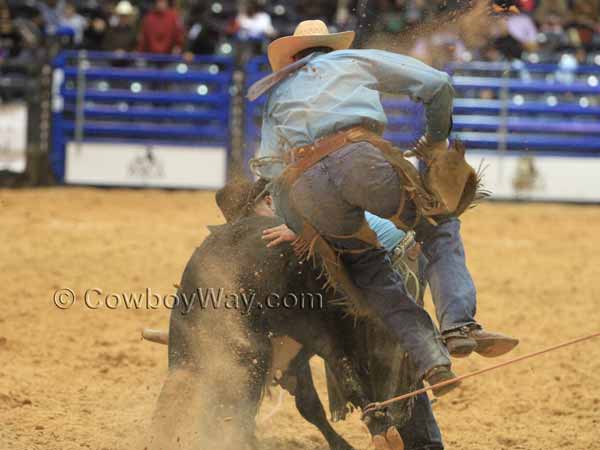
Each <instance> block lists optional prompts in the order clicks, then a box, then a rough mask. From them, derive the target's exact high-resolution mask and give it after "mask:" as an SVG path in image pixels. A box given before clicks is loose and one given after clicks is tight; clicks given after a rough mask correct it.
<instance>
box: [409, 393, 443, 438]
mask: <svg viewBox="0 0 600 450" xmlns="http://www.w3.org/2000/svg"><path fill="white" fill-rule="evenodd" d="M419 387H422V385H421V386H419ZM398 431H399V432H400V435H401V436H402V440H403V441H404V447H405V449H406V450H444V444H443V442H442V433H441V431H440V428H439V427H438V424H437V422H436V421H435V416H434V415H433V411H432V409H431V403H430V401H429V397H428V396H427V394H421V395H418V396H417V398H416V399H415V404H414V408H413V411H412V416H411V418H410V420H409V421H408V422H407V423H406V424H405V425H404V426H403V427H402V428H401V429H400V430H398Z"/></svg>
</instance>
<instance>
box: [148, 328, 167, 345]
mask: <svg viewBox="0 0 600 450" xmlns="http://www.w3.org/2000/svg"><path fill="white" fill-rule="evenodd" d="M142 338H143V339H146V340H147V341H150V342H156V343H157V344H164V345H167V344H168V343H169V332H168V331H163V330H153V329H151V328H144V329H143V330H142Z"/></svg>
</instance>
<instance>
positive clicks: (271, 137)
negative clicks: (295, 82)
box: [257, 99, 285, 179]
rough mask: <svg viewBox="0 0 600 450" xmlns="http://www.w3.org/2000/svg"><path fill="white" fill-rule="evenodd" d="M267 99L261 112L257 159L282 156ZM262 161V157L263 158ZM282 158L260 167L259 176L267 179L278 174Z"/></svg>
mask: <svg viewBox="0 0 600 450" xmlns="http://www.w3.org/2000/svg"><path fill="white" fill-rule="evenodd" d="M268 108H269V100H268V99H267V103H266V105H265V108H264V110H263V114H262V128H261V133H260V149H259V151H258V158H257V159H258V160H260V159H261V158H265V159H266V158H282V157H283V155H282V148H281V145H282V144H281V142H280V140H279V139H278V138H277V135H276V133H275V129H274V125H273V123H272V121H271V120H270V119H269V111H268ZM263 161H264V159H263ZM284 166H285V165H284V163H283V160H282V159H281V161H280V162H275V161H272V162H271V163H269V164H266V165H265V166H263V167H261V171H260V176H261V177H263V178H267V179H272V178H275V177H276V176H278V175H279V174H280V173H281V171H282V170H283V168H284Z"/></svg>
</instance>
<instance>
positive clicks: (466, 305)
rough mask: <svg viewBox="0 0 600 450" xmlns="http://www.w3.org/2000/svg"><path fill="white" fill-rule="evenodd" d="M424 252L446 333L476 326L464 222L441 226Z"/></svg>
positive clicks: (435, 300)
mask: <svg viewBox="0 0 600 450" xmlns="http://www.w3.org/2000/svg"><path fill="white" fill-rule="evenodd" d="M423 253H424V254H425V256H426V257H427V264H426V265H425V278H426V280H427V282H428V283H429V288H430V289H431V297H432V299H433V303H434V305H435V313H436V316H437V319H438V323H439V325H440V329H441V330H442V333H444V332H446V331H451V330H455V329H457V328H460V327H462V326H465V325H472V324H475V323H476V322H475V313H476V303H477V300H476V291H475V285H474V283H473V279H472V278H471V274H470V273H469V271H468V269H467V266H466V262H465V249H464V246H463V243H462V239H461V237H460V221H459V220H458V219H457V218H451V219H449V220H448V221H447V222H445V223H443V224H441V225H439V226H438V227H437V228H436V232H435V236H434V239H432V242H431V243H430V244H429V245H425V246H423Z"/></svg>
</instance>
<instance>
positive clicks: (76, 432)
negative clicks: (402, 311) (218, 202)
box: [0, 188, 600, 450]
mask: <svg viewBox="0 0 600 450" xmlns="http://www.w3.org/2000/svg"><path fill="white" fill-rule="evenodd" d="M0 211H1V217H2V219H1V220H0V236H2V239H1V245H0V292H1V299H2V312H1V313H0V424H1V425H0V449H1V450H11V449H15V450H16V449H18V450H35V449H43V450H70V449H94V450H96V449H97V450H113V449H115V450H116V449H118V450H126V449H127V450H130V449H135V448H138V444H137V443H138V442H140V439H142V438H143V436H144V435H145V434H146V433H147V428H148V424H149V419H150V416H151V413H152V409H153V406H154V403H155V401H156V398H157V395H158V392H159V390H160V387H161V383H162V381H163V378H164V376H165V373H166V351H165V347H162V346H159V345H156V344H150V343H146V342H142V341H141V340H140V330H141V328H142V327H144V326H153V327H166V325H167V321H168V313H169V311H168V309H167V308H164V307H162V308H159V309H151V308H145V307H144V308H142V309H128V308H127V307H126V306H125V305H124V302H120V304H119V305H117V307H116V309H110V308H109V307H108V306H107V305H105V306H100V307H98V308H95V309H91V308H86V307H85V305H84V304H83V301H82V300H81V298H80V297H81V296H82V295H83V293H84V292H85V291H86V290H87V289H92V288H96V289H99V290H101V291H102V295H100V294H93V295H92V301H91V302H90V303H92V306H98V305H99V302H100V301H101V298H102V296H106V295H108V294H110V293H142V292H144V291H145V290H146V289H147V288H148V289H151V291H152V293H158V294H159V295H166V294H171V293H173V292H174V288H173V285H174V284H175V283H177V282H178V281H179V278H180V275H181V271H182V269H183V267H184V264H185V263H186V261H187V258H188V257H189V255H190V254H191V252H192V249H193V248H194V247H195V246H196V245H198V244H199V243H200V242H201V241H202V239H203V238H204V237H205V236H206V235H207V230H206V225H207V224H213V223H219V222H222V217H220V215H219V214H218V212H217V209H216V206H215V205H214V202H213V200H212V194H210V193H203V192H166V191H152V190H150V191H148V190H101V189H84V188H55V189H43V190H15V191H11V190H0ZM599 223H600V207H591V206H590V207H584V206H561V205H531V204H486V205H483V206H481V207H479V208H477V209H475V210H473V211H472V212H469V213H468V214H467V215H466V216H465V218H464V236H465V240H466V245H467V250H468V259H469V263H470V267H471V269H472V272H473V274H474V277H475V280H476V282H477V285H478V289H479V306H480V310H479V319H480V320H481V322H482V323H483V324H485V325H486V326H487V327H488V328H491V329H495V330H502V331H504V332H507V333H510V334H513V335H516V336H519V337H520V338H521V339H522V344H521V346H520V347H519V348H518V350H517V351H515V353H514V354H513V356H517V355H522V354H525V353H528V352H531V351H534V350H537V349H541V348H544V347H546V346H550V345H552V344H555V343H559V342H561V341H563V340H567V339H571V338H574V337H577V336H581V335H584V334H587V333H592V332H595V331H598V330H599V329H600V313H599V312H598V309H599V305H600V303H599V300H598V299H600V284H597V283H598V282H599V280H600V269H599V267H600V237H599V236H598V230H599V227H598V224H599ZM64 288H69V289H72V290H73V291H74V292H75V293H76V295H77V296H78V299H77V301H76V302H75V304H74V305H73V306H72V307H71V308H69V309H66V310H61V309H59V308H57V307H56V306H55V304H54V302H53V293H54V292H55V291H56V290H58V289H64ZM96 292H99V291H96ZM112 306H114V304H113V305H112ZM150 306H152V304H151V305H150ZM507 358H508V357H505V359H507ZM491 362H492V361H491V360H486V359H484V358H481V357H479V356H474V357H472V358H470V359H468V360H466V361H458V362H456V364H455V368H456V371H457V372H458V373H459V374H462V373H466V372H469V371H472V370H475V369H480V368H483V367H485V366H486V365H489V364H490V363H491ZM314 368H315V372H316V377H317V383H318V386H319V388H320V389H321V391H322V390H323V387H324V376H323V373H322V367H321V366H320V364H319V362H318V361H315V363H314ZM273 405H274V400H267V401H266V402H265V404H264V407H263V412H261V414H263V415H264V411H269V410H270V409H272V407H273ZM434 408H435V412H436V414H437V416H438V418H439V421H440V424H441V427H442V430H443V432H444V435H445V440H446V445H447V448H448V449H452V450H467V449H469V450H517V449H520V450H558V449H561V450H598V449H600V341H591V342H587V343H584V344H581V345H579V346H577V347H572V348H569V349H564V350H560V351H558V352H556V353H553V354H549V355H546V356H542V357H540V358H538V359H535V360H531V361H528V362H525V363H522V364H519V365H515V366H512V367H510V368H506V369H504V370H501V371H498V372H494V373H490V374H487V375H484V376H481V377H479V378H476V379H471V380H469V381H466V382H465V383H464V384H463V386H462V387H461V388H460V390H459V392H458V393H455V394H451V395H449V396H447V397H445V398H443V399H441V400H440V401H438V402H437V403H436V404H435V405H434ZM336 427H337V428H338V429H339V430H340V431H341V432H342V433H343V434H344V435H345V436H346V437H347V438H348V439H349V440H350V441H351V442H352V443H353V444H355V445H356V446H357V448H362V449H364V448H367V447H368V445H369V439H368V437H367V434H366V432H365V430H364V428H363V427H362V426H361V424H360V421H359V419H358V417H357V416H356V415H354V416H353V417H351V419H350V420H348V421H347V422H345V423H341V424H338V425H336ZM259 437H260V442H261V446H262V447H263V449H264V450H292V449H298V450H300V449H302V450H317V449H320V450H323V449H326V446H325V442H324V441H323V439H322V438H321V437H320V435H319V433H318V432H317V431H316V430H315V429H313V428H312V427H311V426H310V425H308V424H307V423H305V422H304V421H303V420H302V419H301V418H300V416H299V414H298V413H297V412H296V411H295V409H294V407H293V402H292V401H291V399H290V398H289V397H288V396H286V397H285V399H284V406H283V408H282V410H281V411H280V412H279V414H278V415H276V416H275V417H274V418H273V419H272V420H270V421H269V422H266V423H263V424H261V425H260V428H259ZM139 448H140V450H142V448H143V447H142V446H140V447H139ZM214 450H219V449H214Z"/></svg>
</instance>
